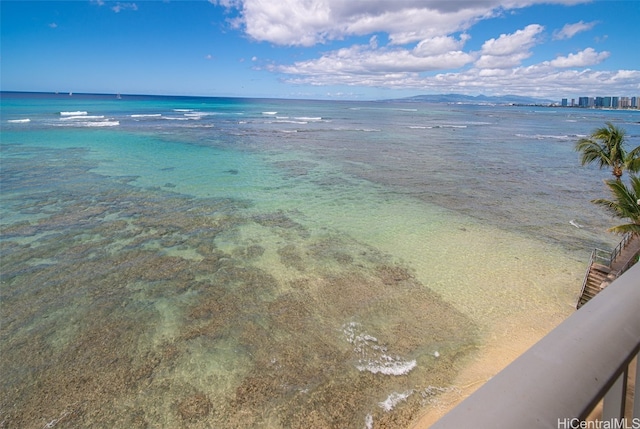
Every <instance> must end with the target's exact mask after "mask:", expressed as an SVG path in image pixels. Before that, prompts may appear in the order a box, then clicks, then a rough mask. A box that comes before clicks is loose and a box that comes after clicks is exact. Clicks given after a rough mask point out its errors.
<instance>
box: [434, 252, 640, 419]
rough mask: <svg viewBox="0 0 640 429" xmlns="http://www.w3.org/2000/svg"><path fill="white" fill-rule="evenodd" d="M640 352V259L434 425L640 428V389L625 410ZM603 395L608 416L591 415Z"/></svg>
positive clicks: (639, 380)
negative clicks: (632, 369)
mask: <svg viewBox="0 0 640 429" xmlns="http://www.w3.org/2000/svg"><path fill="white" fill-rule="evenodd" d="M639 350H640V263H639V264H636V265H635V266H633V267H632V268H630V269H629V270H628V271H627V272H626V273H624V274H623V275H622V276H620V277H619V278H617V279H616V280H614V281H613V282H612V283H611V284H610V285H609V286H607V288H606V289H604V290H603V291H602V292H600V293H599V294H598V295H597V296H596V297H595V298H593V299H591V300H590V301H589V302H588V303H587V304H585V305H584V306H583V307H581V308H580V310H578V311H576V312H575V313H573V314H572V315H571V316H569V317H568V318H567V319H566V320H565V321H564V322H562V323H561V324H560V325H559V326H557V327H556V328H555V329H554V330H553V331H551V332H550V333H549V334H547V335H546V336H545V337H544V338H542V339H541V340H540V341H539V342H538V343H536V344H535V345H534V346H532V347H531V348H530V349H529V350H528V351H526V352H525V353H524V354H523V355H521V356H520V357H519V358H517V359H516V360H515V361H513V362H512V363H511V364H510V365H509V366H507V367H506V368H505V369H504V370H502V371H501V372H499V373H498V374H496V375H495V376H494V377H493V378H492V379H491V380H489V381H488V382H487V383H486V384H484V385H483V386H482V387H480V388H479V389H478V390H477V391H476V392H474V393H473V394H472V395H471V396H469V397H468V398H466V399H465V400H464V401H462V402H461V403H460V404H459V405H458V406H456V407H455V408H454V409H453V410H451V411H450V412H449V413H448V414H446V415H445V416H443V417H442V418H441V419H440V420H439V421H437V422H436V423H435V424H434V425H433V426H431V427H432V429H445V428H447V429H449V428H481V429H484V428H487V429H488V428H528V429H532V428H545V429H548V428H558V429H560V428H562V429H565V428H580V427H611V428H613V427H616V428H631V427H634V428H640V394H638V395H635V398H634V399H633V404H632V406H633V410H625V402H626V401H625V398H627V394H628V393H629V392H628V391H627V390H628V389H627V378H628V377H627V374H628V371H629V366H630V364H631V362H632V361H633V360H634V358H635V357H636V356H638V352H639ZM636 361H640V359H636ZM635 385H636V386H640V368H636V378H635ZM603 398H604V405H603V411H602V416H601V417H598V418H599V420H600V421H599V422H598V421H595V422H594V421H591V422H586V421H584V419H586V418H587V417H588V416H589V414H590V413H591V412H592V411H593V409H594V408H595V407H596V405H598V403H599V402H600V400H601V399H603ZM625 416H626V419H625ZM592 423H593V425H592V426H590V425H591V424H592ZM597 424H600V426H597Z"/></svg>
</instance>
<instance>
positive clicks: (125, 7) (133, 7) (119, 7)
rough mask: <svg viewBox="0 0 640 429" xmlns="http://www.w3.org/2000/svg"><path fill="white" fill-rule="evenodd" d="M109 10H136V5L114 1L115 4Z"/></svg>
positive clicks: (117, 11)
mask: <svg viewBox="0 0 640 429" xmlns="http://www.w3.org/2000/svg"><path fill="white" fill-rule="evenodd" d="M99 4H100V3H99ZM102 4H104V3H102ZM111 10H113V11H114V12H115V13H120V11H123V10H133V11H136V10H138V5H137V4H135V3H120V2H118V3H116V5H115V6H113V7H112V8H111Z"/></svg>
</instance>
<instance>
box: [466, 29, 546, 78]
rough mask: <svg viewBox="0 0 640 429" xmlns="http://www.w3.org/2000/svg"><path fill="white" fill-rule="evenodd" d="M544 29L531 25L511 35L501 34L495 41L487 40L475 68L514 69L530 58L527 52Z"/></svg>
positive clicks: (529, 53)
mask: <svg viewBox="0 0 640 429" xmlns="http://www.w3.org/2000/svg"><path fill="white" fill-rule="evenodd" d="M543 30H544V27H543V26H541V25H538V24H531V25H528V26H526V27H525V28H524V29H522V30H518V31H516V32H515V33H512V34H501V35H500V37H498V38H497V39H489V40H487V41H486V42H484V44H483V45H482V50H481V56H480V58H479V59H478V61H476V64H475V65H476V67H478V68H487V69H502V68H511V67H516V66H518V65H520V64H521V63H522V61H523V60H525V59H527V58H529V57H530V56H531V52H530V51H529V49H530V48H532V47H533V46H534V45H535V44H536V43H537V42H538V35H539V34H540V33H542V31H543Z"/></svg>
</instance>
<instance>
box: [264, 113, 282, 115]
mask: <svg viewBox="0 0 640 429" xmlns="http://www.w3.org/2000/svg"><path fill="white" fill-rule="evenodd" d="M262 114H263V115H277V114H278V112H262Z"/></svg>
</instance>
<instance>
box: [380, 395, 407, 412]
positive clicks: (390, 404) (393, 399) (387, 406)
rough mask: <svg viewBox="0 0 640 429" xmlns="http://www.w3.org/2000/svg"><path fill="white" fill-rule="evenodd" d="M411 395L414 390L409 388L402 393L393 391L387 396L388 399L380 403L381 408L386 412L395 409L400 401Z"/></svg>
mask: <svg viewBox="0 0 640 429" xmlns="http://www.w3.org/2000/svg"><path fill="white" fill-rule="evenodd" d="M411 395H413V390H407V391H404V392H402V393H398V392H393V393H392V394H390V395H389V396H387V399H385V400H384V401H382V402H379V403H378V405H380V408H382V409H383V410H385V411H386V412H389V411H391V410H393V409H394V408H395V407H396V405H398V404H399V403H400V402H403V401H406V400H407V398H408V397H409V396H411Z"/></svg>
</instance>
